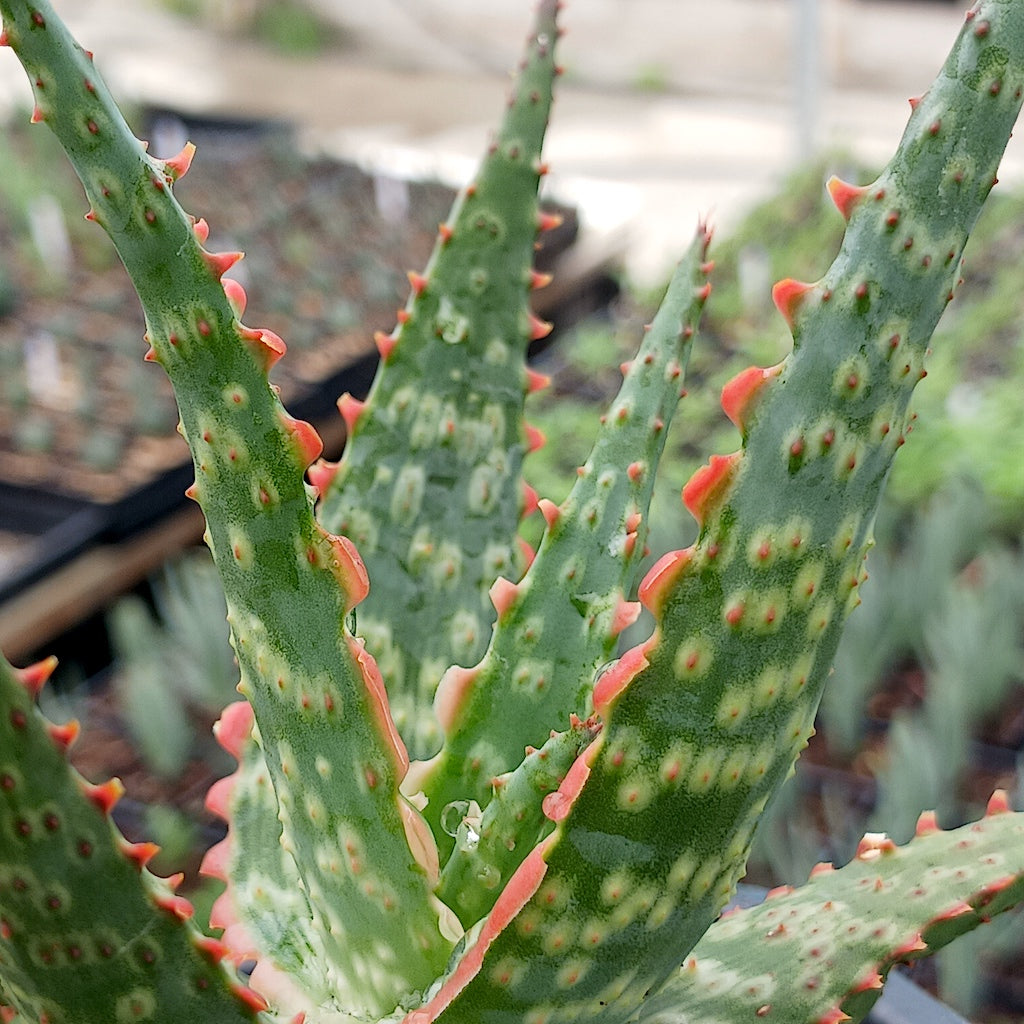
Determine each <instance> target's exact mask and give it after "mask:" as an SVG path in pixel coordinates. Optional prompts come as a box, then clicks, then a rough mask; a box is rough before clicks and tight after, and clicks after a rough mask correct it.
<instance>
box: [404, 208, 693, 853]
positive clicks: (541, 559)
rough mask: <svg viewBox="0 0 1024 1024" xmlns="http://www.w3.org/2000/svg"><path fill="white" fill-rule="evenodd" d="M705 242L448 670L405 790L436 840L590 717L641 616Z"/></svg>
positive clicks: (684, 265) (684, 267) (685, 264)
mask: <svg viewBox="0 0 1024 1024" xmlns="http://www.w3.org/2000/svg"><path fill="white" fill-rule="evenodd" d="M709 241H710V234H709V233H708V232H707V230H706V229H705V228H704V227H703V226H701V228H700V229H699V230H698V232H697V236H696V238H695V239H694V241H693V242H692V244H691V245H690V248H689V250H688V252H687V253H686V256H685V257H684V258H683V259H682V260H681V261H680V263H679V266H678V267H677V269H676V272H675V274H674V275H673V278H672V281H671V282H670V284H669V288H668V291H667V293H666V296H665V301H664V303H663V304H662V308H661V310H660V311H659V313H658V315H657V316H656V317H655V319H654V322H653V323H652V324H651V325H650V329H649V330H648V331H647V332H646V334H645V336H644V339H643V342H642V344H641V346H640V349H639V352H638V353H637V356H636V358H635V359H634V360H633V361H632V363H630V364H629V367H628V369H627V371H626V376H625V379H624V381H623V383H622V387H621V389H620V391H619V394H618V395H617V396H616V399H615V401H614V402H613V403H612V406H611V409H610V411H609V413H608V415H607V416H605V417H604V422H603V424H602V426H601V429H600V431H599V433H598V436H597V440H596V442H595V444H594V448H593V451H592V452H591V454H590V456H589V458H588V459H587V461H586V463H585V464H584V465H583V467H582V468H581V469H580V472H579V475H578V477H577V479H576V481H575V483H574V485H573V488H572V490H571V492H570V493H569V496H568V498H566V500H565V502H564V503H563V504H562V505H561V506H560V507H555V506H554V505H551V504H548V505H546V506H542V508H543V510H544V514H545V517H546V518H547V519H548V527H547V530H546V531H545V534H544V537H543V539H542V541H541V543H540V546H539V548H538V550H537V555H536V558H535V559H534V562H533V564H532V565H531V566H530V568H529V570H528V571H527V573H526V576H525V577H524V578H523V580H522V582H521V583H519V584H518V585H517V586H513V585H512V584H511V583H507V582H505V581H499V583H498V584H497V585H496V587H495V590H494V601H495V603H496V604H497V605H498V607H499V608H500V612H499V615H498V621H497V624H496V626H495V630H494V635H493V637H492V639H491V643H490V646H489V647H488V649H487V653H486V655H485V656H484V658H483V660H482V661H481V663H480V664H479V665H477V666H475V667H474V668H472V669H469V670H463V669H458V668H456V669H454V670H452V671H451V672H450V673H449V674H448V675H447V676H446V678H445V681H444V683H443V684H442V686H441V689H440V690H439V691H438V696H437V708H438V714H439V716H440V718H441V721H442V724H443V725H444V728H445V744H444V746H443V747H442V749H441V751H440V753H439V754H438V755H437V757H435V758H434V759H433V760H432V761H431V762H429V763H428V764H427V765H424V766H417V768H416V782H415V785H417V786H420V787H422V788H423V791H424V792H425V793H426V796H427V798H428V800H429V802H428V804H427V808H426V811H425V814H426V816H427V819H428V820H429V821H430V822H431V824H432V825H433V826H434V832H435V834H437V833H438V832H439V827H438V826H439V823H440V815H441V813H442V811H443V808H444V807H446V806H447V805H448V804H449V803H451V802H452V801H457V800H475V801H477V802H478V803H480V804H481V805H485V804H486V802H487V800H488V799H489V796H490V786H491V780H492V779H493V778H494V777H495V776H496V775H500V774H503V773H504V772H507V771H509V770H511V769H512V768H513V767H514V766H515V765H517V764H518V763H519V762H520V760H521V759H522V751H523V748H524V747H526V746H527V745H539V744H540V743H543V742H544V740H545V738H546V737H547V735H548V733H549V731H550V730H551V729H564V728H565V727H566V725H567V724H568V716H569V714H570V713H576V714H578V715H580V716H581V717H586V716H588V715H589V713H590V710H591V709H590V691H591V688H592V686H593V681H594V676H595V674H596V673H597V672H598V671H599V669H600V667H601V666H602V665H604V664H606V663H607V662H608V660H609V658H611V657H612V656H613V654H614V650H615V643H616V639H617V637H618V635H619V632H620V631H621V629H622V628H623V627H624V626H626V625H628V624H629V623H630V622H632V620H633V618H634V617H635V615H636V613H638V612H639V610H640V606H639V605H636V604H634V605H630V604H628V603H627V602H626V597H627V595H628V594H629V593H630V592H631V591H632V589H633V586H634V584H635V580H636V577H637V575H638V573H639V567H640V562H641V559H642V558H643V553H644V546H645V541H646V537H647V513H648V509H649V507H650V502H651V495H652V493H653V490H654V478H655V471H656V469H657V465H658V461H659V459H660V458H661V453H662V451H663V450H664V445H665V436H666V433H667V429H668V425H669V423H670V422H671V420H672V416H673V414H674V413H675V410H676V407H677V406H678V404H679V398H680V395H681V389H682V381H683V375H684V372H685V367H686V363H687V360H688V358H689V354H690V349H691V343H692V338H693V335H694V331H695V330H696V327H697V323H698V321H699V319H700V314H701V310H702V309H703V306H704V302H705V300H706V298H707V295H708V293H709V291H710V286H709V285H708V283H707V275H708V272H709V269H710V265H709V264H708V263H707V262H706V260H707V246H708V243H709ZM440 842H441V843H442V844H443V840H440ZM449 845H450V844H449Z"/></svg>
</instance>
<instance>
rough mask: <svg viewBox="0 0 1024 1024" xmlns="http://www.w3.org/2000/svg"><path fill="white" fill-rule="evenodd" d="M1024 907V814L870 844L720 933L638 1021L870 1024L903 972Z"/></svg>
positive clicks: (725, 923)
mask: <svg viewBox="0 0 1024 1024" xmlns="http://www.w3.org/2000/svg"><path fill="white" fill-rule="evenodd" d="M1021 900H1024V814H1008V813H1000V814H990V815H988V816H986V817H985V818H984V819H983V820H982V821H979V822H975V823H974V824H972V825H965V826H963V828H958V829H955V830H953V831H950V832H939V831H936V830H929V831H925V834H923V835H920V836H919V837H918V838H916V839H914V840H912V841H911V843H910V844H909V845H908V846H903V847H897V846H894V845H893V844H892V843H891V842H890V841H888V840H885V839H883V838H882V837H878V836H873V837H866V838H865V840H864V842H862V843H861V846H860V849H859V851H858V854H857V857H856V858H855V859H854V860H852V861H851V862H850V863H849V864H847V865H846V866H845V867H842V868H840V869H839V870H832V869H830V868H827V867H824V869H823V870H818V871H816V872H815V874H814V875H813V876H812V877H811V880H810V881H809V882H808V883H807V884H806V885H804V886H801V887H800V888H799V889H795V890H792V889H790V890H777V891H776V892H774V893H773V894H771V895H770V897H769V899H768V900H767V901H766V902H764V903H762V904H761V905H760V906H757V907H752V908H750V909H748V910H740V911H736V912H735V913H730V914H728V915H727V916H725V917H723V918H722V919H721V920H719V921H718V922H716V923H715V924H713V925H712V926H711V928H710V929H708V932H707V934H706V935H705V936H704V937H703V938H702V939H701V940H700V942H698V943H697V945H696V947H695V948H694V950H693V956H692V958H690V959H689V960H688V961H687V963H686V964H685V965H684V966H683V967H682V968H681V969H680V970H679V971H678V972H677V974H676V975H675V976H674V977H673V978H671V979H670V980H669V982H668V983H667V984H666V985H665V986H664V988H662V989H661V990H660V991H659V992H657V993H656V994H655V995H653V996H652V997H651V998H650V999H649V1000H648V1001H647V1002H646V1003H645V1004H644V1006H643V1009H642V1010H641V1013H640V1022H641V1024H718V1022H721V1024H741V1022H745V1021H751V1020H758V1021H762V1020H763V1021H765V1022H767V1024H772V1022H773V1021H777V1022H779V1024H791V1022H794V1021H807V1022H811V1021H817V1022H822V1024H824V1022H836V1021H840V1020H845V1019H847V1017H848V1018H849V1019H850V1020H852V1021H854V1022H856V1021H860V1020H862V1019H863V1018H864V1017H865V1016H866V1015H867V1013H868V1012H869V1011H870V1009H871V1007H872V1006H873V1005H874V1003H875V1002H876V1000H877V999H878V997H879V996H880V995H881V993H882V984H883V982H884V980H885V978H886V977H887V976H888V973H889V970H890V969H891V968H892V967H893V966H895V965H896V964H897V963H902V962H905V961H908V960H915V959H917V958H919V957H923V956H929V955H931V954H932V953H934V952H935V951H936V950H937V949H940V948H941V947H942V946H944V945H946V944H947V943H948V942H951V941H952V940H953V939H955V938H957V937H958V936H960V935H963V934H964V933H965V932H968V931H971V930H972V929H974V928H977V927H978V926H979V925H981V924H983V923H985V922H986V921H988V920H991V918H992V917H994V916H995V915H996V914H1000V913H1002V912H1003V911H1005V910H1009V909H1010V908H1011V907H1014V906H1016V905H1017V904H1019V903H1020V902H1021ZM843 1014H846V1015H847V1017H844V1016H842V1015H843Z"/></svg>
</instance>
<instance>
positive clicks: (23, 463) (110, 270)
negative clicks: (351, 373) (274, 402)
mask: <svg viewBox="0 0 1024 1024" xmlns="http://www.w3.org/2000/svg"><path fill="white" fill-rule="evenodd" d="M39 136H40V133H39V132H30V131H29V130H27V129H26V128H22V129H15V130H13V131H12V132H11V135H10V141H11V156H10V158H9V166H7V165H5V169H4V175H3V176H0V252H3V253H4V261H3V264H2V266H0V363H2V365H0V484H2V483H3V482H8V483H15V484H21V485H30V486H33V487H38V488H41V489H43V490H46V491H51V492H56V493H71V494H75V495H79V496H84V497H87V498H88V499H90V500H92V501H96V502H100V503H111V502H115V501H117V500H119V499H121V498H123V497H124V496H125V495H127V494H131V493H132V492H134V491H136V490H138V489H139V488H140V487H142V486H144V485H145V484H146V483H147V482H149V481H150V480H152V479H153V478H154V477H157V476H159V475H160V474H162V473H163V472H164V471H166V470H167V469H169V468H172V467H174V466H176V465H180V464H181V463H183V462H184V461H185V460H186V458H187V452H186V450H185V447H184V443H183V442H182V441H181V439H180V438H179V437H178V436H177V434H176V433H175V426H176V423H177V414H176V411H175V408H174V403H173V401H172V396H171V392H170V387H169V385H168V383H167V380H166V378H165V376H164V374H163V373H162V372H161V371H160V369H159V368H158V367H155V366H150V365H148V364H144V363H143V362H142V354H143V352H144V350H145V344H144V343H143V341H142V335H143V331H144V325H143V319H142V314H141V311H140V309H139V305H138V300H137V299H136V298H135V295H134V293H133V291H132V289H131V286H130V284H129V283H128V279H127V276H126V275H125V273H124V270H123V269H122V267H121V265H120V263H119V262H118V260H117V258H116V255H115V254H114V253H113V249H112V247H111V246H110V243H109V242H108V241H107V239H106V237H105V235H104V234H103V232H102V231H100V230H99V229H97V228H96V227H95V226H93V225H86V224H84V223H83V222H82V214H83V212H84V210H85V208H86V204H85V200H84V198H83V197H82V193H81V189H80V187H79V186H78V184H77V182H76V181H75V180H74V178H73V176H72V174H71V172H70V170H69V169H67V166H66V161H65V160H64V158H63V156H62V155H61V154H60V153H59V152H57V151H56V147H55V144H51V142H50V140H48V139H45V138H40V137H39ZM172 144H173V143H172ZM166 148H167V146H166V145H161V147H160V153H161V155H164V152H163V150H164V149H166ZM168 155H169V154H168ZM5 159H7V158H5ZM175 192H176V195H177V197H178V198H179V200H180V201H181V203H182V206H183V207H184V208H185V209H186V210H188V211H189V212H192V213H194V214H196V215H197V216H206V217H207V218H208V219H209V221H210V227H211V233H210V239H209V242H208V244H207V248H208V249H210V250H211V251H221V250H241V251H243V252H245V253H246V258H245V260H243V261H242V262H241V263H239V264H237V265H236V267H235V268H233V269H232V271H231V276H233V277H236V278H237V279H238V280H239V281H241V283H242V284H243V285H244V286H245V288H246V290H247V292H248V296H249V308H248V311H247V313H246V322H247V323H249V324H251V325H253V326H258V327H267V328H270V329H271V330H274V331H276V332H277V333H278V334H280V335H281V336H282V337H283V338H284V339H285V341H286V343H287V344H288V357H287V358H286V359H284V360H283V361H282V362H280V363H278V365H277V366H276V367H275V369H274V374H273V379H274V381H275V383H276V384H278V385H279V386H280V388H281V392H282V398H283V399H284V401H285V402H286V403H288V402H289V401H293V400H294V399H295V398H296V397H301V396H303V395H306V394H308V393H309V392H310V391H311V390H312V389H315V388H316V387H317V384H318V382H321V381H323V380H325V379H328V378H330V377H332V376H333V375H335V374H336V373H337V372H338V371H339V370H341V369H342V368H344V367H346V366H349V365H351V364H352V363H354V362H356V361H358V360H360V359H365V358H366V357H367V356H372V355H373V354H374V353H375V349H374V346H373V341H372V335H373V332H374V330H378V329H381V330H391V329H392V327H393V326H394V323H395V312H396V309H397V308H398V307H399V306H400V305H402V304H404V302H405V299H406V296H407V293H408V287H409V286H408V280H407V277H406V272H407V271H408V270H410V269H420V268H422V267H423V266H424V265H425V263H426V261H427V258H428V256H429V254H430V251H431V248H432V246H433V243H434V239H435V237H436V234H437V227H438V224H439V223H440V222H442V221H443V220H444V219H445V218H446V216H447V214H448V212H449V208H450V204H451V200H452V197H453V192H452V191H451V190H450V189H448V188H446V187H443V186H440V185H436V184H417V183H405V182H401V181H397V180H393V179H389V178H383V177H374V176H371V175H367V174H365V173H363V172H361V171H360V170H358V169H357V168H355V167H352V166H351V165H346V164H340V163H337V162H333V161H328V160H325V159H308V158H305V157H303V156H302V155H300V154H299V153H298V152H297V150H296V148H295V145H294V142H293V139H292V137H291V134H290V133H289V132H288V131H286V130H284V129H276V130H270V131H264V132H258V133H242V134H240V133H232V134H230V136H227V137H223V136H222V137H221V138H220V140H219V141H218V136H217V135H211V134H210V133H209V132H205V133H203V137H202V138H201V139H200V148H199V152H198V154H197V156H196V159H195V160H194V162H193V165H192V169H191V170H190V171H189V174H188V175H187V177H185V178H184V179H182V180H181V181H180V182H179V183H178V185H176V186H175ZM41 194H44V195H48V196H49V197H50V198H49V199H40V195H41ZM33 239H34V240H33ZM336 397H337V396H336V395H332V396H330V398H331V400H333V398H336Z"/></svg>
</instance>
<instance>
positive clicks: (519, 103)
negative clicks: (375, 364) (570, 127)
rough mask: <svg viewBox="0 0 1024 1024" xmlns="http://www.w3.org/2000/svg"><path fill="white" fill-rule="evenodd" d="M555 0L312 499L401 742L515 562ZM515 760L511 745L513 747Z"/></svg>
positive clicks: (422, 733) (487, 614)
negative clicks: (350, 549)
mask: <svg viewBox="0 0 1024 1024" xmlns="http://www.w3.org/2000/svg"><path fill="white" fill-rule="evenodd" d="M557 7H558V4H557V3H556V2H555V0H543V2H541V3H540V4H539V6H538V11H537V18H536V22H535V25H534V28H533V31H532V33H531V36H530V39H529V45H528V49H527V53H526V57H525V62H524V64H523V65H522V70H521V72H520V75H519V80H518V83H517V85H516V87H515V89H514V91H513V94H512V98H511V101H510V105H509V107H508V110H507V112H506V114H505V118H504V123H503V125H502V127H501V130H500V132H499V133H498V136H497V138H496V140H495V142H494V143H493V144H492V146H491V148H490V151H489V153H488V155H487V156H486V157H485V158H484V161H483V164H482V166H481V168H480V170H479V172H478V174H477V177H476V179H475V180H474V182H473V183H472V184H471V185H469V187H468V188H467V189H465V190H464V191H463V193H462V195H461V196H460V197H459V198H458V200H457V201H456V204H455V208H454V209H453V211H452V214H451V218H450V221H449V224H448V225H445V226H442V233H441V237H440V238H439V240H438V243H437V246H436V248H435V251H434V254H433V256H432V257H431V260H430V263H429V265H428V266H427V268H426V270H425V272H424V274H423V276H422V277H419V276H414V277H413V293H412V296H411V297H410V300H409V304H408V306H407V307H406V309H405V310H404V311H402V313H401V314H400V323H399V325H398V326H397V327H396V329H395V331H394V333H393V334H392V335H390V336H387V337H383V336H378V344H379V345H380V346H381V353H382V358H381V363H380V367H379V370H378V373H377V377H376V379H375V381H374V384H373V388H372V390H371V392H370V396H369V399H368V400H367V403H366V405H365V406H363V407H362V408H359V407H358V405H356V404H353V403H351V402H349V403H348V404H347V405H344V404H343V412H344V413H345V415H346V419H347V420H348V421H349V425H350V428H351V430H350V437H349V441H348V446H347V448H346V450H345V454H344V457H343V459H342V461H341V464H340V466H339V468H338V470H337V472H336V473H335V474H334V475H333V477H330V473H329V472H327V471H321V473H320V476H317V475H316V473H314V474H313V476H314V479H317V480H321V479H323V480H325V481H326V480H327V479H330V483H325V484H324V487H325V491H324V496H323V499H322V501H321V503H320V506H319V509H318V516H319V518H320V521H321V522H322V523H323V524H324V525H325V526H326V527H327V528H328V529H329V530H331V531H333V532H335V533H341V534H344V535H345V536H347V537H350V538H352V539H353V540H354V541H355V543H356V544H357V545H358V547H359V551H360V553H361V554H362V556H363V558H364V559H365V560H366V565H367V568H368V570H369V573H370V578H371V579H372V580H373V587H372V589H371V591H370V594H369V597H368V598H367V600H366V601H364V602H363V604H362V605H361V606H360V608H359V619H358V627H359V632H360V634H361V635H362V636H364V637H365V638H366V644H367V649H368V650H369V651H370V652H371V654H373V656H374V657H375V658H376V660H377V662H378V664H379V665H380V666H381V670H382V671H383V672H384V674H385V677H386V678H387V680H388V694H389V698H390V701H391V706H392V709H393V713H394V717H395V722H396V724H397V725H398V727H399V730H400V731H401V733H402V736H403V738H404V739H405V742H406V744H407V746H408V748H409V751H410V753H411V755H412V756H413V757H416V758H422V757H427V756H429V755H431V754H433V753H435V752H436V751H437V748H438V746H439V744H440V739H441V737H440V732H439V729H438V724H437V721H436V719H435V718H434V716H433V713H432V701H433V697H434V691H435V690H436V688H437V685H438V682H439V680H440V679H441V676H442V674H443V673H444V671H445V669H447V668H448V667H449V666H450V665H473V664H475V663H476V662H477V661H478V660H479V659H480V656H481V655H482V654H483V652H484V649H485V648H486V646H487V641H488V638H489V637H490V633H491V625H492V623H493V620H494V610H493V608H492V607H491V604H490V602H489V601H488V597H487V592H488V589H489V587H490V586H491V584H492V583H493V582H494V579H495V577H496V576H499V575H505V576H513V577H518V575H519V573H520V571H521V558H520V555H519V547H518V543H517V539H516V535H517V530H518V526H519V519H520V515H521V511H522V508H523V484H522V479H521V468H522V461H523V456H524V454H525V453H526V451H527V448H528V435H527V428H526V427H525V426H524V422H523V405H524V399H525V396H526V393H527V391H528V390H529V387H530V386H531V385H530V381H529V378H528V374H527V371H526V367H525V357H526V350H527V346H528V345H529V343H530V341H531V339H532V338H533V337H534V336H537V335H539V334H540V333H541V332H542V331H543V330H544V329H546V325H541V324H539V322H538V321H536V320H534V319H533V318H532V316H531V315H530V311H529V304H528V299H529V293H530V290H531V287H532V286H534V285H535V284H536V283H538V282H537V279H536V278H535V277H534V276H533V275H532V273H531V266H532V261H533V254H534V246H535V242H536V240H537V233H538V225H539V223H540V222H539V220H538V205H537V186H538V184H539V182H540V179H541V174H542V167H541V164H540V155H541V145H542V143H543V140H544V133H545V129H546V127H547V119H548V113H549V111H550V107H551V91H552V83H553V81H554V78H555V74H556V68H555V64H554V46H555V39H556V37H557V34H558V30H557V27H556V12H557ZM517 760H518V759H517Z"/></svg>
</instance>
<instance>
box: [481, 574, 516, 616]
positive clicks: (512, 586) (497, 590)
mask: <svg viewBox="0 0 1024 1024" xmlns="http://www.w3.org/2000/svg"><path fill="white" fill-rule="evenodd" d="M487 593H488V596H489V597H490V599H491V604H493V605H494V610H495V611H496V612H497V613H498V618H499V619H500V618H501V617H502V616H503V615H504V614H505V613H506V612H507V611H508V610H509V609H510V608H511V607H512V605H513V604H515V601H516V598H517V597H518V596H519V585H518V584H516V583H513V582H512V581H511V580H507V579H505V577H504V576H499V577H498V578H497V579H496V580H495V581H494V582H493V583H492V584H491V589H490V590H489V591H488V592H487Z"/></svg>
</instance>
